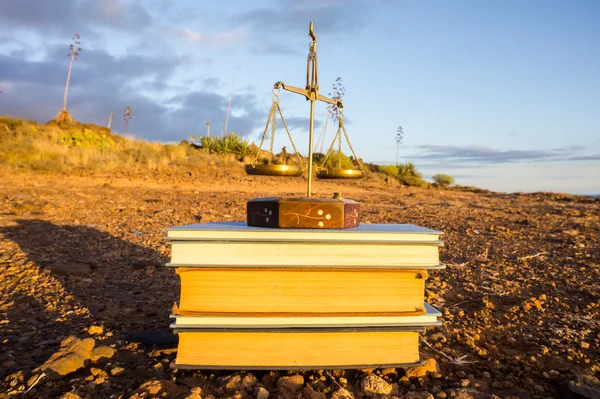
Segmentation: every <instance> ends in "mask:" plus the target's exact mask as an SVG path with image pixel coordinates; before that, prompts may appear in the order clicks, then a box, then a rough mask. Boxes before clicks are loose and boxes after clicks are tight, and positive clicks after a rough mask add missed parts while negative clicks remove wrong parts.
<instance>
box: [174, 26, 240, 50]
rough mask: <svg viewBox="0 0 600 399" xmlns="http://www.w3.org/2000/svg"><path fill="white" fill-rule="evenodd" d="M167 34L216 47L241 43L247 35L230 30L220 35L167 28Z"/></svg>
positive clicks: (191, 42)
mask: <svg viewBox="0 0 600 399" xmlns="http://www.w3.org/2000/svg"><path fill="white" fill-rule="evenodd" d="M164 30H166V31H167V32H169V33H170V34H171V35H173V36H174V37H177V38H181V39H183V40H185V41H186V42H188V43H190V44H209V45H215V46H221V45H227V44H231V43H235V42H241V41H244V40H245V39H246V35H245V33H243V32H242V31H240V30H230V31H224V32H220V33H201V32H197V31H195V30H192V29H187V28H177V27H167V28H164Z"/></svg>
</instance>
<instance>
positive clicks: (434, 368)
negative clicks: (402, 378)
mask: <svg viewBox="0 0 600 399" xmlns="http://www.w3.org/2000/svg"><path fill="white" fill-rule="evenodd" d="M439 372H440V367H439V366H438V363H437V361H436V360H435V359H433V358H430V359H427V360H425V362H424V363H423V365H422V366H417V367H409V368H407V369H406V376H407V377H409V378H412V377H426V376H427V374H428V373H433V374H437V373H439Z"/></svg>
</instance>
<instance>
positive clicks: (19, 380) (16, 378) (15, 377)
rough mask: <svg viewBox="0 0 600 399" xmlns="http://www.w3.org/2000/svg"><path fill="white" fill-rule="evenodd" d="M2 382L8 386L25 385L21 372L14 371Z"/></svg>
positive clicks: (23, 375)
mask: <svg viewBox="0 0 600 399" xmlns="http://www.w3.org/2000/svg"><path fill="white" fill-rule="evenodd" d="M4 382H7V383H8V384H9V385H10V386H15V385H19V384H25V374H24V373H23V370H19V371H16V372H14V373H12V374H9V375H8V376H7V377H6V378H4Z"/></svg>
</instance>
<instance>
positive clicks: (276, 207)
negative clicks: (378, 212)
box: [247, 197, 360, 229]
mask: <svg viewBox="0 0 600 399" xmlns="http://www.w3.org/2000/svg"><path fill="white" fill-rule="evenodd" d="M247 222H248V226H257V227H279V228H302V229H347V228H351V227H356V226H358V225H359V224H360V204H359V203H358V202H356V201H354V200H350V199H337V198H332V199H329V198H294V197H265V198H255V199H252V200H250V201H248V205H247Z"/></svg>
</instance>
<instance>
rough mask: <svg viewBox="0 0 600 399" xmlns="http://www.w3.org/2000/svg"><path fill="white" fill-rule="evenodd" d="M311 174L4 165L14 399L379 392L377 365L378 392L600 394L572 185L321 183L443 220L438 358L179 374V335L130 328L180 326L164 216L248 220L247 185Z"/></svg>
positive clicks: (0, 202)
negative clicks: (146, 338)
mask: <svg viewBox="0 0 600 399" xmlns="http://www.w3.org/2000/svg"><path fill="white" fill-rule="evenodd" d="M303 184H304V182H303V180H302V179H300V180H292V179H287V178H283V179H274V178H256V177H255V178H246V177H244V176H242V175H241V174H238V173H233V174H229V173H227V172H217V173H216V174H214V173H211V174H210V176H207V175H206V174H203V173H201V172H196V173H190V174H189V175H186V176H185V177H173V176H170V177H169V176H167V177H164V176H163V177H157V176H152V177H150V176H143V175H142V176H137V177H136V176H133V177H132V176H127V175H123V176H119V177H110V178H107V177H93V176H91V177H90V176H87V177H82V176H68V175H44V174H34V173H25V172H20V173H16V172H11V173H7V172H2V175H0V187H2V190H1V193H0V287H1V290H0V343H1V350H0V380H1V381H2V382H0V398H4V397H13V396H21V395H23V396H25V397H40V398H56V397H60V396H61V395H64V396H63V397H65V398H67V397H71V398H76V397H89V398H109V397H115V398H116V397H124V398H126V397H133V398H141V397H170V398H184V397H189V398H200V397H205V398H206V397H208V398H209V399H213V398H215V397H219V398H220V397H223V398H236V399H241V398H250V397H258V398H261V399H266V398H267V397H271V398H279V397H281V398H292V397H293V398H297V397H299V396H303V397H308V398H319V399H325V398H327V397H334V398H341V397H344V398H346V397H355V398H363V397H366V396H373V395H377V394H376V393H375V394H373V393H372V392H371V391H365V389H364V388H361V386H364V385H365V381H366V380H365V379H364V378H365V376H366V375H370V376H380V377H382V378H379V379H377V378H374V377H369V378H371V380H369V381H368V382H369V384H367V385H369V386H373V381H374V382H376V383H378V384H380V385H381V386H382V387H384V388H382V391H381V393H380V395H383V396H392V397H398V398H401V397H407V398H417V397H423V398H428V397H431V396H432V395H433V396H435V398H437V399H443V398H446V397H448V398H449V397H458V398H469V397H472V398H475V397H479V398H489V397H494V396H493V395H496V396H497V397H501V398H508V397H511V398H558V397H569V398H571V397H572V398H576V397H594V396H593V395H595V392H600V391H594V389H595V387H594V384H595V383H596V382H597V381H598V380H597V379H596V378H597V377H598V376H599V375H600V216H599V211H600V200H598V199H593V198H586V197H578V196H571V195H562V194H529V195H524V194H510V195H509V194H499V193H490V192H479V193H474V192H466V191H457V190H437V189H408V188H402V187H399V186H397V185H392V184H390V185H386V184H383V183H377V182H376V181H366V182H352V183H350V184H343V185H340V184H336V183H332V182H315V184H314V186H313V188H314V189H315V191H316V192H315V194H316V196H322V197H330V196H331V194H332V193H333V192H334V191H341V192H343V193H344V196H345V197H346V198H353V199H356V200H358V201H360V202H361V207H362V214H363V218H362V222H363V223H414V224H418V225H421V226H425V227H429V228H434V229H438V230H442V231H444V233H445V234H444V236H443V239H444V241H445V247H444V248H442V249H441V258H442V261H443V262H444V263H445V264H446V265H447V266H448V267H447V269H446V270H442V271H437V272H434V273H432V274H431V278H430V279H429V281H428V284H427V299H428V301H429V302H430V303H432V304H433V305H434V306H436V307H438V308H439V309H441V310H442V312H443V314H444V326H443V327H442V328H437V329H430V330H429V331H428V333H427V334H426V335H425V337H424V342H422V345H421V352H422V354H423V357H424V358H434V359H436V360H437V362H438V363H439V366H440V369H441V371H440V373H435V372H434V373H433V374H431V373H430V374H429V375H428V376H425V377H418V375H419V372H418V370H417V371H415V370H411V371H410V372H409V373H408V375H410V376H411V377H410V378H409V377H407V373H406V371H405V370H402V369H384V370H333V371H331V370H330V371H323V370H320V371H314V370H313V371H305V372H300V373H294V372H290V373H286V372H266V371H263V372H252V373H249V374H247V373H241V372H239V373H235V372H234V371H230V372H227V371H213V372H210V371H202V372H193V371H178V370H173V369H171V368H170V367H169V366H170V364H171V363H172V362H173V360H174V358H175V351H174V350H173V349H172V348H174V345H173V344H172V343H171V344H170V345H169V344H168V343H167V345H163V346H153V345H143V344H140V343H136V342H131V340H132V338H131V337H132V335H131V334H132V333H137V332H149V333H151V334H150V335H151V337H153V338H155V339H156V338H161V339H166V340H167V341H169V323H170V320H169V314H170V311H171V306H172V305H173V303H174V302H175V301H176V300H177V296H178V290H179V282H178V279H177V276H176V275H175V273H174V272H173V270H171V269H168V268H166V267H164V263H166V262H167V261H168V258H169V248H168V247H167V246H166V245H165V244H164V242H163V239H162V238H163V236H164V233H163V232H162V229H163V228H165V227H168V226H172V225H181V224H189V223H197V222H208V221H243V220H244V215H245V202H246V201H247V200H248V199H251V198H254V197H257V196H270V195H277V194H278V195H295V196H299V195H302V194H303V192H304V190H305V188H304V185H303ZM69 336H75V337H77V338H93V339H94V340H95V346H96V348H98V347H100V348H101V349H99V350H96V352H93V353H96V355H94V354H92V355H90V359H88V360H86V362H85V364H84V366H83V367H81V365H78V366H77V368H78V370H77V371H75V372H70V373H69V374H68V375H66V376H63V377H62V378H58V379H56V378H52V379H50V378H47V377H46V376H45V375H40V374H39V372H38V371H36V368H39V367H40V366H42V365H43V364H45V362H46V361H47V360H48V359H50V357H51V356H52V355H53V354H55V353H57V352H58V351H59V350H61V349H60V348H61V346H60V343H61V341H63V340H64V339H66V338H67V337H69ZM128 336H129V340H128V339H127V337H128ZM133 336H134V337H135V335H133ZM107 346H110V347H112V348H114V349H115V351H112V350H110V349H109V348H107ZM63 347H64V344H63ZM100 353H103V355H100ZM287 374H290V375H292V376H293V375H295V374H299V376H297V377H295V376H294V377H290V378H292V379H295V380H296V382H297V385H298V387H302V389H301V390H300V391H298V392H295V391H294V390H292V391H290V390H289V389H283V388H282V386H284V385H285V382H286V381H287V380H284V379H281V377H284V376H286V375H287ZM281 381H283V382H281ZM361 382H363V384H362V385H361ZM570 382H571V383H570ZM569 383H570V385H569ZM385 384H390V385H391V386H392V388H391V391H390V389H389V387H388V386H387V385H385ZM578 384H579V385H578ZM586 384H587V387H586ZM375 385H377V384H375ZM588 388H589V389H588ZM27 389H29V391H28V392H27V393H24V392H25V391H26V390H27ZM578 389H579V390H578ZM586 389H587V391H586ZM582 392H583V393H582ZM586 392H587V393H586ZM211 395H212V398H211ZM577 395H580V396H577ZM585 395H588V396H585ZM590 395H592V396H590Z"/></svg>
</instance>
